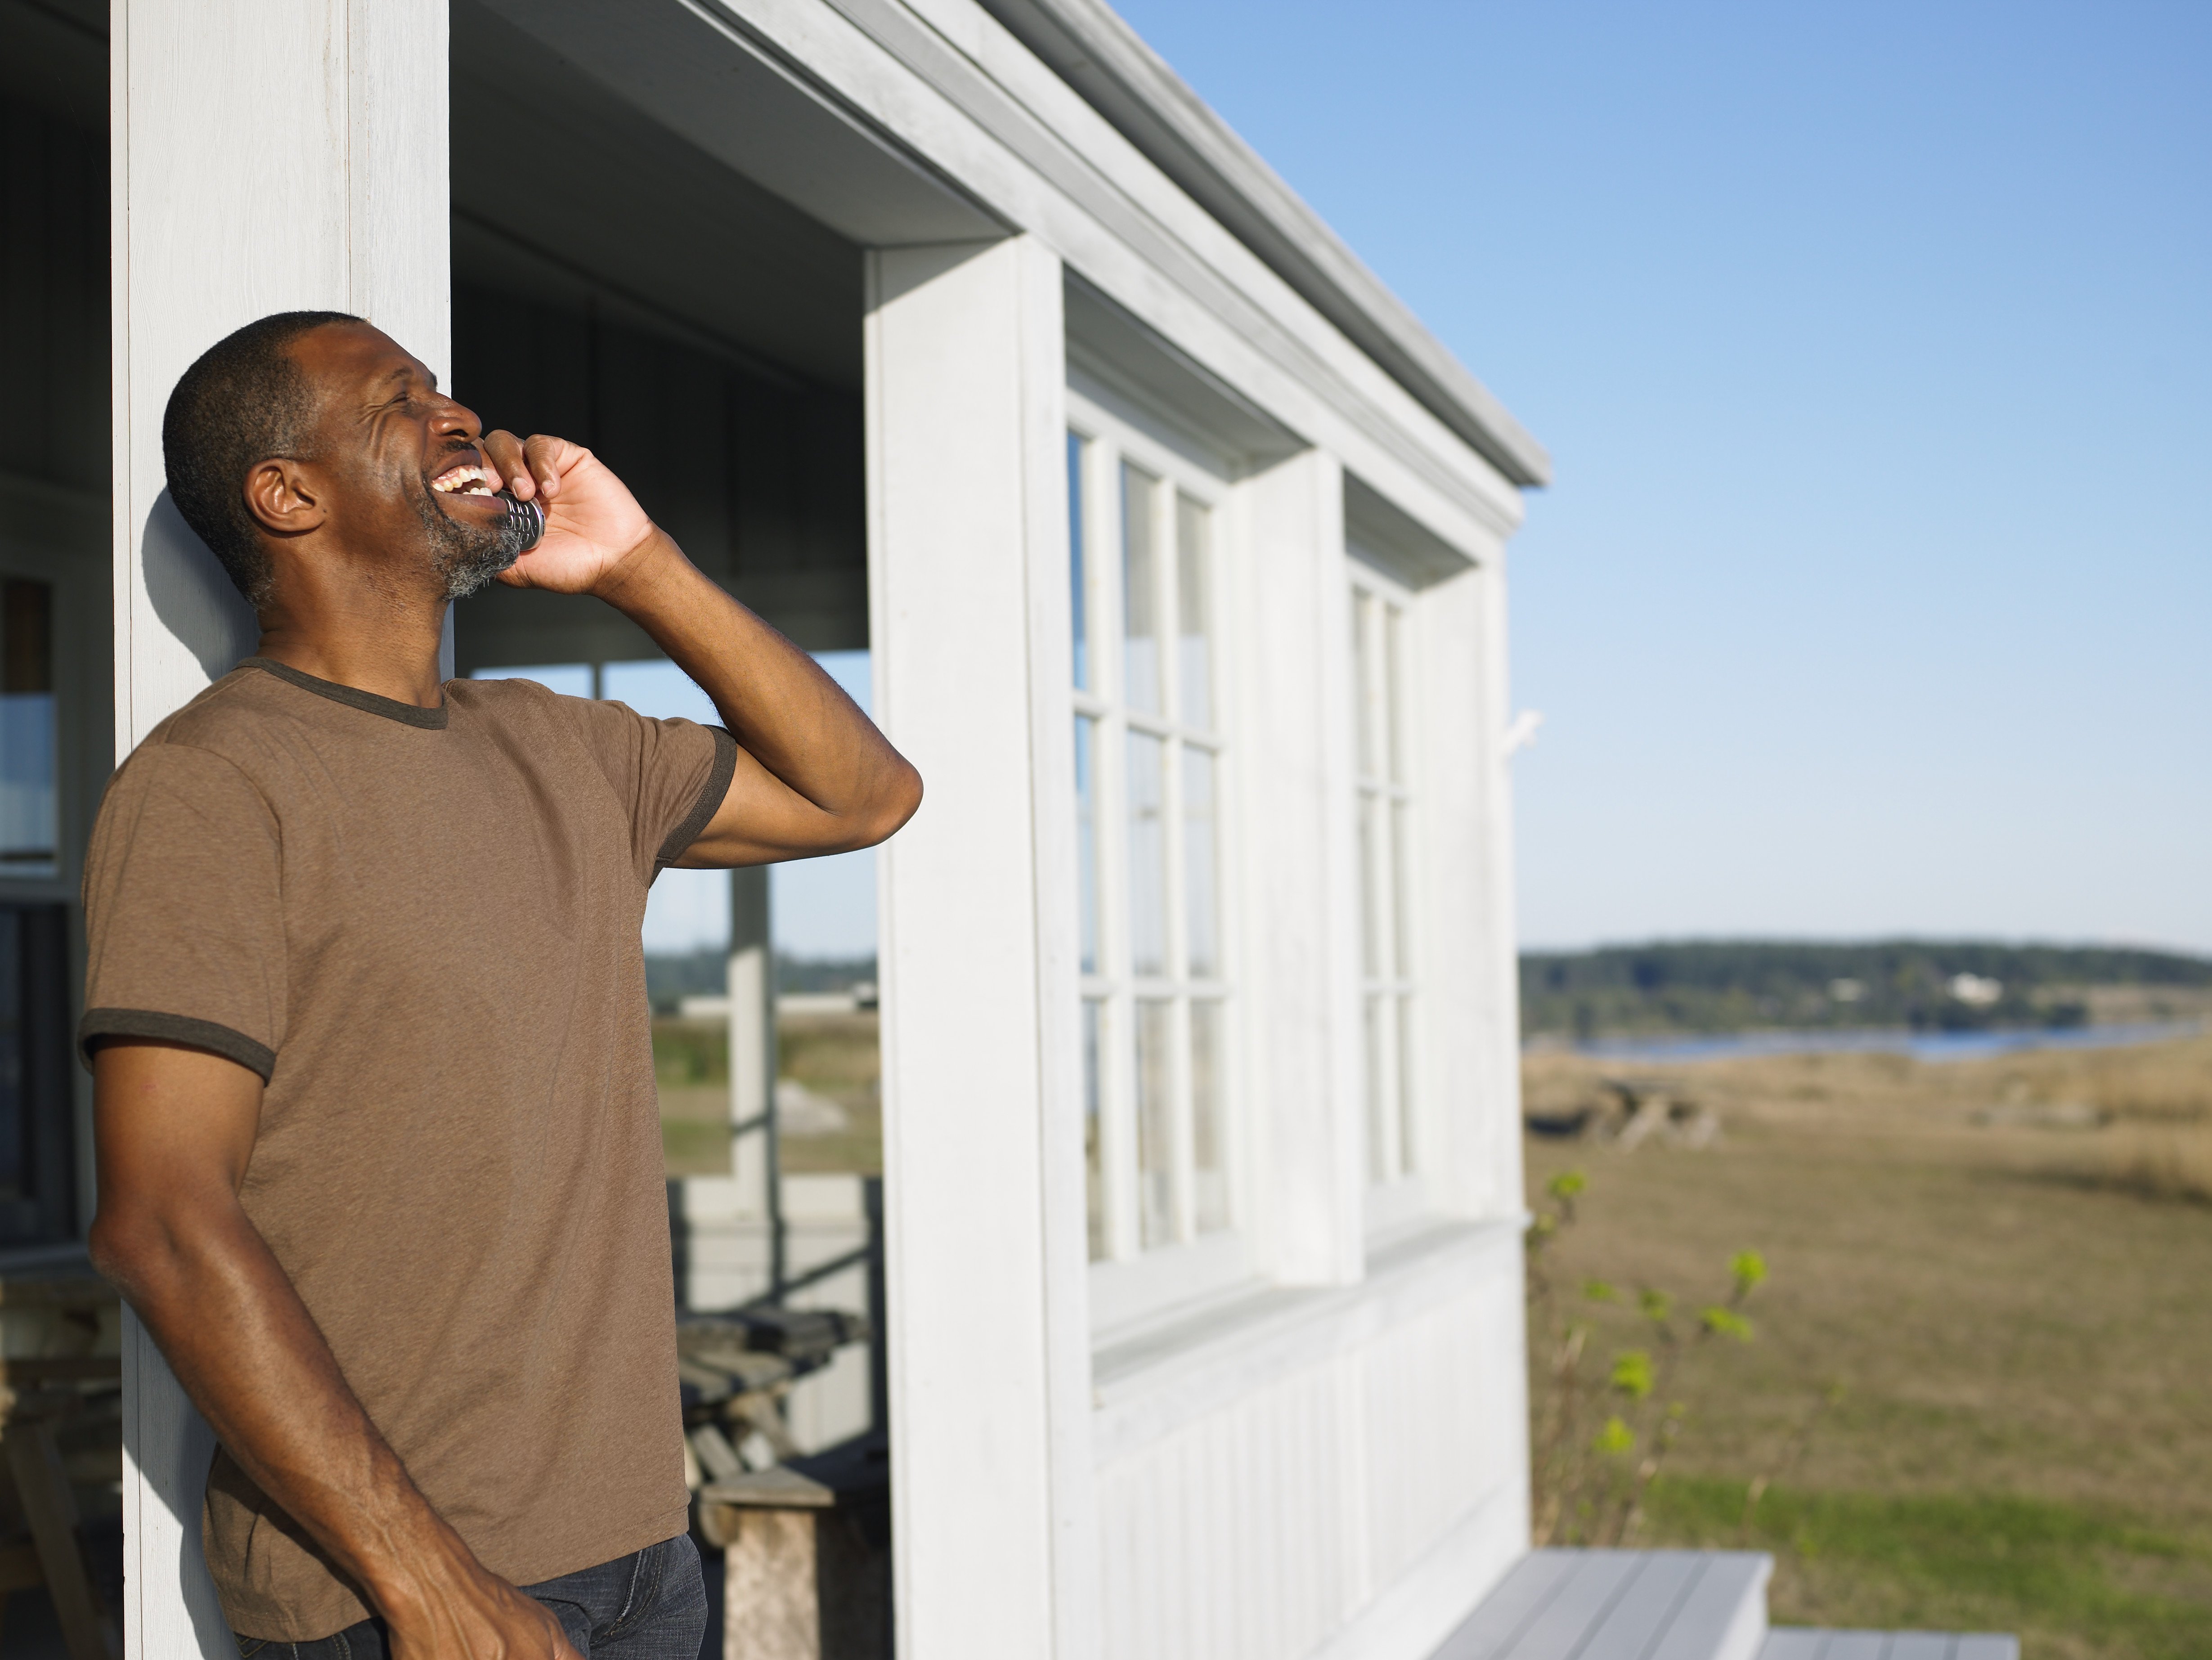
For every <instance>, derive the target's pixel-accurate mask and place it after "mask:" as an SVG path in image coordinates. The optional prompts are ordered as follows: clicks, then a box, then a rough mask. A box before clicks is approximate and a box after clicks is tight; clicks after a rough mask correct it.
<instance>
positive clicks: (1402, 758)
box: [1382, 605, 1406, 784]
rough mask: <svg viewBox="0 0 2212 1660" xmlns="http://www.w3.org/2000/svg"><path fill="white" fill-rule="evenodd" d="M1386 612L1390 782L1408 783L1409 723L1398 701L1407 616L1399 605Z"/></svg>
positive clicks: (1385, 688)
mask: <svg viewBox="0 0 2212 1660" xmlns="http://www.w3.org/2000/svg"><path fill="white" fill-rule="evenodd" d="M1382 611H1383V663H1382V669H1383V688H1382V692H1383V695H1382V714H1383V724H1384V725H1385V726H1386V727H1388V728H1389V742H1388V745H1387V747H1388V748H1389V751H1390V781H1391V782H1393V783H1395V784H1402V783H1404V782H1405V781H1406V731H1405V727H1406V719H1405V714H1406V712H1405V710H1404V709H1403V708H1401V706H1400V704H1399V701H1398V679H1399V674H1400V672H1401V669H1402V667H1403V666H1404V663H1405V637H1406V613H1405V612H1404V611H1401V610H1399V609H1398V607H1397V606H1395V605H1384V606H1383V607H1382Z"/></svg>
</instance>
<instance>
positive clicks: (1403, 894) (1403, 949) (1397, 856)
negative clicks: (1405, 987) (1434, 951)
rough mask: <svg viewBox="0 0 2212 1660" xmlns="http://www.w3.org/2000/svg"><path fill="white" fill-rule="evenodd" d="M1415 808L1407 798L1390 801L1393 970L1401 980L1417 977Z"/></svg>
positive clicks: (1390, 898) (1390, 899)
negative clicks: (1411, 850)
mask: <svg viewBox="0 0 2212 1660" xmlns="http://www.w3.org/2000/svg"><path fill="white" fill-rule="evenodd" d="M1412 818H1413V811H1412V809H1411V808H1409V807H1408V806H1407V805H1406V803H1404V802H1403V801H1394V802H1392V803H1391V804H1390V892H1389V896H1388V898H1389V906H1390V945H1391V958H1392V962H1391V971H1392V972H1393V973H1394V974H1395V975H1396V976H1398V978H1399V979H1401V980H1410V979H1412V978H1413V941H1412V939H1411V935H1412V933H1413V930H1412V929H1411V928H1410V927H1407V925H1406V924H1407V915H1406V909H1407V900H1408V898H1409V897H1410V896H1409V895H1408V894H1407V891H1406V873H1407V863H1406V842H1407V838H1408V836H1410V835H1411V834H1412V824H1411V820H1412Z"/></svg>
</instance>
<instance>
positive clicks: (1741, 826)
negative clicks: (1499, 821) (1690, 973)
mask: <svg viewBox="0 0 2212 1660" xmlns="http://www.w3.org/2000/svg"><path fill="white" fill-rule="evenodd" d="M1121 11H1122V13H1123V15H1125V16H1127V18H1128V19H1129V21H1131V23H1132V24H1133V25H1134V26H1135V27H1136V28H1137V29H1138V31H1139V33H1142V34H1143V35H1144V36H1145V37H1146V39H1147V40H1150V41H1151V42H1152V45H1153V46H1155V48H1157V49H1158V51H1159V52H1161V54H1162V55H1163V56H1164V58H1167V60H1168V61H1169V62H1170V64H1173V65H1174V67H1175V68H1176V70H1178V71H1179V72H1180V73H1182V75H1183V76H1184V77H1185V78H1186V79H1188V81H1189V82H1191V83H1192V84H1193V85H1194V87H1195V88H1197V90H1198V91H1199V92H1200V94H1201V95H1203V96H1204V97H1205V98H1206V100H1208V101H1209V102H1211V103H1212V105H1213V106H1215V107H1216V108H1217V109H1218V110H1219V111H1220V112H1222V114H1223V115H1224V116H1225V117H1226V118H1227V119H1228V120H1229V121H1230V122H1231V125H1234V126H1235V127H1237V130H1238V131H1240V132H1242V133H1243V135H1244V137H1246V138H1247V139H1249V141H1250V142H1251V143H1253V144H1254V146H1255V148H1256V149H1258V150H1259V151H1260V153H1261V155H1264V156H1265V157H1266V158H1267V160H1268V161H1270V162H1271V163H1273V166H1274V167H1276V168H1277V169H1278V170H1279V172H1280V173H1282V174H1283V175H1284V176H1285V178H1286V179H1288V180H1289V181H1290V182H1291V185H1293V186H1294V187H1295V188H1296V189H1297V190H1298V191H1299V192H1300V193H1301V194H1303V195H1304V197H1305V198H1307V199H1308V200H1309V201H1310V202H1311V203H1312V204H1314V205H1315V207H1316V208H1317V209H1318V210H1320V211H1321V213H1322V215H1323V216H1325V217H1326V218H1327V219H1328V220H1329V222H1331V223H1332V224H1333V225H1334V226H1335V227H1336V228H1337V229H1338V231H1339V232H1340V234H1342V235H1343V236H1344V237H1345V238H1346V240H1347V241H1348V242H1349V243H1350V244H1351V245H1352V247H1353V248H1354V249H1355V250H1356V251H1357V252H1359V253H1360V254H1361V256H1362V257H1364V258H1365V259H1366V260H1367V261H1368V263H1369V264H1370V265H1372V266H1373V267H1374V268H1375V270H1376V271H1378V272H1379V273H1380V274H1381V275H1382V277H1383V279H1384V280H1385V281H1387V282H1388V283H1389V284H1390V285H1391V286H1392V287H1393V288H1394V289H1396V290H1397V292H1398V293H1399V294H1401V295H1403V296H1404V297H1405V298H1406V300H1407V301H1409V302H1410V303H1411V304H1412V305H1413V307H1414V309H1415V310H1416V311H1417V312H1419V313H1420V314H1421V316H1422V317H1423V318H1424V319H1425V321H1426V322H1427V323H1428V324H1429V325H1430V326H1431V328H1432V329H1433V330H1434V331H1436V332H1437V335H1438V336H1439V337H1442V338H1443V341H1444V342H1445V343H1446V344H1448V345H1449V346H1450V347H1451V348H1452V349H1453V350H1455V352H1456V353H1457V354H1458V355H1459V356H1461V358H1462V360H1463V361H1465V362H1467V364H1468V366H1469V367H1470V368H1473V369H1474V372H1475V373H1476V374H1478V375H1480V377H1482V379H1483V380H1486V382H1487V383H1488V384H1489V385H1490V386H1491V387H1492V389H1493V390H1495V391H1496V392H1498V394H1499V395H1500V396H1501V397H1503V398H1504V400H1505V401H1506V403H1507V404H1508V405H1509V406H1510V408H1512V409H1513V410H1514V411H1515V413H1516V415H1518V416H1519V417H1520V418H1521V419H1522V421H1523V422H1525V423H1527V424H1528V427H1529V428H1530V429H1532V430H1533V431H1534V432H1535V433H1536V434H1537V435H1538V436H1539V437H1541V439H1542V440H1543V441H1545V442H1546V443H1547V445H1548V446H1549V447H1550V448H1551V450H1552V452H1553V456H1554V459H1555V460H1556V462H1557V466H1558V480H1557V483H1556V485H1555V486H1554V488H1553V489H1551V490H1549V491H1547V492H1544V493H1542V494H1541V495H1539V496H1536V497H1534V499H1533V500H1532V502H1531V504H1530V514H1529V520H1528V527H1527V528H1526V530H1525V531H1524V532H1522V535H1521V537H1520V538H1517V539H1516V542H1515V544H1514V547H1513V552H1512V562H1511V570H1512V581H1513V605H1514V611H1513V650H1514V662H1513V680H1514V688H1515V696H1516V702H1518V703H1519V704H1521V705H1522V706H1526V707H1530V708H1538V709H1541V710H1542V711H1543V712H1544V714H1545V716H1546V721H1545V725H1544V727H1543V729H1542V733H1541V738H1540V739H1539V741H1538V742H1537V744H1536V745H1535V746H1534V748H1533V749H1530V750H1528V751H1523V753H1522V756H1521V757H1519V759H1518V760H1517V761H1516V763H1515V766H1516V800H1517V812H1518V823H1519V841H1520V846H1519V865H1520V903H1521V923H1522V935H1523V938H1524V939H1526V940H1527V941H1528V942H1529V943H1532V944H1546V945H1575V944H1583V943H1588V942H1592V941H1597V940H1616V939H1643V938H1650V937H1654V936H1660V935H1668V936H1680V935H1686V934H1732V935H1751V934H1765V935H1807V934H1819V935H1832V936H1846V937H1848V936H1864V935H1869V934H1875V933H1893V932H1905V933H1919V934H1929V935H1933V934H1954V933H1970V934H1976V935H1991V936H1997V937H2002V938H2040V939H2082V940H2087V939H2100V940H2129V941H2139V942H2146V943H2157V944H2166V945H2173V946H2184V947H2191V948H2194V949H2197V950H2212V851H2208V849H2212V7H2208V6H2204V5H2203V4H2168V5H2156V4H2130V3H2125V0H2106V3H2100V4H2097V5H2093V6H2092V5H2088V4H2074V5H2069V6H2051V5H2037V4H2032V3H2030V4H2021V3H2009V4H2005V5H1996V4H1983V3H1945V4H1942V5H1935V6H1930V5H1925V4H1919V5H1902V4H1893V3H1875V0H1854V3H1851V4H1850V5H1844V4H1839V3H1826V4H1805V5H1796V6H1789V7H1777V6H1771V5H1765V6H1761V5H1752V4H1747V3H1729V4H1699V3H1670V4H1668V5H1666V6H1650V5H1641V6H1631V5H1626V4H1601V3H1577V0H1565V3H1553V4H1547V5H1542V6H1528V5H1514V6H1506V5H1501V4H1490V3H1466V0H1460V3H1442V0H1419V3H1393V0H1369V3H1366V4H1363V5H1358V6H1349V5H1345V4H1342V3H1334V4H1320V3H1314V0H1268V3H1265V4H1262V3H1261V0H1125V3H1123V4H1122V5H1121Z"/></svg>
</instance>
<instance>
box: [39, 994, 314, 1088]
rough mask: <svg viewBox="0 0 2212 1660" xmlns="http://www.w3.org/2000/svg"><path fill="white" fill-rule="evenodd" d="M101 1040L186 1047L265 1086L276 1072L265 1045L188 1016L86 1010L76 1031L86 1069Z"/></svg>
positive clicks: (148, 1011)
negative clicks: (154, 1040) (233, 1065)
mask: <svg viewBox="0 0 2212 1660" xmlns="http://www.w3.org/2000/svg"><path fill="white" fill-rule="evenodd" d="M103 1037H158V1038H160V1039H161V1040H162V1041H163V1042H164V1043H188V1044H190V1045H191V1047H192V1048H194V1049H207V1050H210V1051H211V1052H212V1053H214V1054H216V1055H221V1056H222V1058H223V1059H224V1060H226V1061H237V1062H238V1064H239V1065H240V1066H241V1067H246V1068H248V1069H249V1070H251V1071H253V1072H257V1073H260V1074H261V1081H262V1082H263V1083H264V1084H265V1083H267V1082H268V1081H269V1074H270V1073H272V1072H274V1071H276V1050H274V1049H270V1047H269V1046H268V1045H267V1044H266V1043H255V1042H254V1041H253V1040H252V1038H251V1037H247V1036H246V1034H245V1033H244V1032H242V1031H232V1030H231V1029H230V1028H229V1027H228V1026H222V1025H216V1023H215V1022H214V1021H212V1020H195V1019H193V1018H191V1016H189V1015H184V1014H163V1013H161V1012H160V1011H158V1010H155V1009H87V1010H86V1011H85V1012H84V1018H83V1019H82V1020H80V1021H79V1022H78V1023H77V1028H76V1046H77V1052H78V1053H79V1054H80V1055H83V1057H84V1063H85V1065H87V1066H90V1065H91V1064H92V1052H93V1050H94V1049H95V1048H96V1047H97V1046H98V1045H99V1043H100V1039H101V1038H103Z"/></svg>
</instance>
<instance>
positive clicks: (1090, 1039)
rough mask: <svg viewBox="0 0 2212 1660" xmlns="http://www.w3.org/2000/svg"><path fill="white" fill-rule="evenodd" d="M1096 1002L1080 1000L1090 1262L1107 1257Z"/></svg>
mask: <svg viewBox="0 0 2212 1660" xmlns="http://www.w3.org/2000/svg"><path fill="white" fill-rule="evenodd" d="M1101 1014H1102V1011H1101V1010H1100V1008H1099V1006H1098V1004H1097V1001H1096V1000H1093V999H1091V998H1087V997H1086V998H1085V999H1084V1000H1083V1177H1084V1182H1083V1185H1084V1190H1085V1194H1086V1195H1088V1198H1089V1202H1090V1215H1091V1261H1092V1262H1103V1260H1104V1259H1105V1256H1106V1215H1107V1212H1106V1148H1105V1140H1104V1138H1103V1136H1102V1135H1101V1134H1099V1122H1098V1023H1099V1019H1100V1017H1101Z"/></svg>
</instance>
